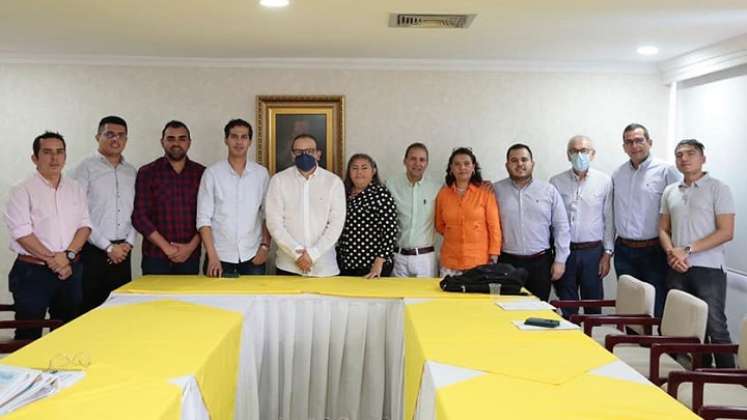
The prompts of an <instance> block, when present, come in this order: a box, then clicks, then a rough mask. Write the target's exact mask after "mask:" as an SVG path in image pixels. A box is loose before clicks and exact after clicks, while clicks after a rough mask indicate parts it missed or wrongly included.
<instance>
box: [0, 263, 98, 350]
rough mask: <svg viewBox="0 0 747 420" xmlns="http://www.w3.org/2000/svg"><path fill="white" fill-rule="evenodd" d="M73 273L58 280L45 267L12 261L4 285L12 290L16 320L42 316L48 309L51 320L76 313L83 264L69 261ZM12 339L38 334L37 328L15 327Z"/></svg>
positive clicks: (64, 319)
mask: <svg viewBox="0 0 747 420" xmlns="http://www.w3.org/2000/svg"><path fill="white" fill-rule="evenodd" d="M72 268H73V274H72V275H71V276H70V277H68V278H67V279H65V280H60V279H59V278H58V277H57V274H56V273H55V272H54V271H52V270H50V269H49V268H47V267H45V266H42V265H36V264H32V263H27V262H23V261H19V260H16V261H15V263H13V267H12V268H11V269H10V273H9V274H8V286H9V287H10V291H11V293H13V306H14V308H15V311H16V319H17V320H24V319H44V317H45V316H46V314H47V309H49V315H50V317H51V318H52V319H59V320H61V321H65V322H67V321H70V320H72V319H73V318H75V317H76V316H78V311H79V309H80V303H81V300H82V291H81V276H82V274H83V266H82V265H81V264H80V262H75V263H73V266H72ZM15 337H16V339H29V338H31V339H33V338H39V337H41V328H24V329H17V330H16V335H15Z"/></svg>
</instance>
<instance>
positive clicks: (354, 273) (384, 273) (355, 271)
mask: <svg viewBox="0 0 747 420" xmlns="http://www.w3.org/2000/svg"><path fill="white" fill-rule="evenodd" d="M392 269H394V263H393V262H386V263H384V266H383V267H381V275H380V277H390V276H391V275H392ZM370 272H371V267H369V268H350V269H348V268H342V266H340V275H341V276H350V277H363V276H365V275H366V274H368V273H370Z"/></svg>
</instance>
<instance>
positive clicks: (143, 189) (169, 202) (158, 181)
mask: <svg viewBox="0 0 747 420" xmlns="http://www.w3.org/2000/svg"><path fill="white" fill-rule="evenodd" d="M203 171H205V167H204V166H202V165H200V164H199V163H197V162H193V161H191V160H189V158H186V163H185V165H184V169H183V170H182V172H181V173H176V171H174V169H173V168H172V167H171V164H170V163H169V161H168V160H167V159H166V157H160V158H158V159H156V160H154V161H153V162H151V163H149V164H147V165H145V166H143V167H141V168H140V170H138V171H137V180H136V181H135V209H134V210H133V212H132V225H133V226H134V227H135V229H137V230H138V232H140V233H142V234H143V255H144V256H147V257H156V258H164V259H165V258H167V257H166V254H164V253H163V251H161V249H160V248H159V247H158V246H156V245H155V244H154V243H153V242H151V241H149V240H148V236H149V235H150V234H151V233H153V232H154V231H156V230H157V231H158V233H160V234H161V235H163V237H164V238H166V240H167V241H169V242H177V243H187V242H189V241H190V240H192V238H193V237H194V236H195V235H196V234H197V229H196V220H195V219H196V216H197V191H198V190H199V188H200V178H202V172H203ZM195 256H196V257H199V256H200V247H199V246H198V247H197V248H196V249H195V251H194V252H193V253H192V255H191V257H195Z"/></svg>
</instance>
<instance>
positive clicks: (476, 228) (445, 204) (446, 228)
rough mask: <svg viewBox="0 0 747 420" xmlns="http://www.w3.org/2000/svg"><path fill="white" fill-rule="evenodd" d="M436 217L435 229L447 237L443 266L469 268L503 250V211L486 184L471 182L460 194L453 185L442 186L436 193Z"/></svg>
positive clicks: (444, 241)
mask: <svg viewBox="0 0 747 420" xmlns="http://www.w3.org/2000/svg"><path fill="white" fill-rule="evenodd" d="M455 185H456V184H455ZM435 218H436V220H435V223H436V231H438V233H440V234H441V235H442V236H443V238H444V240H443V244H442V245H441V265H442V266H444V267H446V268H451V269H453V270H467V269H470V268H473V267H476V266H478V265H482V264H487V263H488V262H489V261H490V255H498V254H500V253H501V217H500V211H499V210H498V202H497V201H496V199H495V194H494V193H492V192H490V191H488V189H487V188H485V187H482V186H480V187H478V186H475V185H472V184H470V185H469V188H468V189H467V191H466V192H465V193H464V196H462V197H460V196H459V194H458V193H457V192H456V188H455V187H454V186H451V187H449V186H443V187H442V188H441V191H439V192H438V196H437V197H436V215H435Z"/></svg>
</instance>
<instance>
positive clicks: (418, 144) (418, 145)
mask: <svg viewBox="0 0 747 420" xmlns="http://www.w3.org/2000/svg"><path fill="white" fill-rule="evenodd" d="M412 149H423V150H425V158H426V159H428V157H429V156H428V148H427V147H425V145H424V144H423V143H421V142H419V141H416V142H415V143H412V144H411V145H409V146H407V149H405V159H407V155H409V154H410V150H412Z"/></svg>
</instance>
